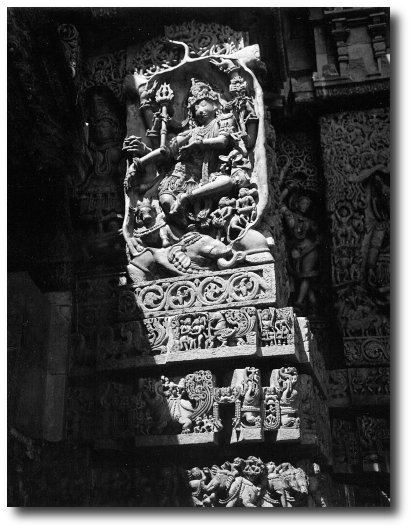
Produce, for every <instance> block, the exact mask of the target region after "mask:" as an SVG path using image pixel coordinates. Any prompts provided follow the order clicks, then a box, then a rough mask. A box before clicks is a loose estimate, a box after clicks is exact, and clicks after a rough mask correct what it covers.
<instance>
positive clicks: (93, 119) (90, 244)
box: [73, 86, 124, 259]
mask: <svg viewBox="0 0 413 530" xmlns="http://www.w3.org/2000/svg"><path fill="white" fill-rule="evenodd" d="M84 107H85V109H84V113H85V120H86V126H85V127H86V129H85V136H86V138H85V140H86V154H85V157H87V158H88V162H89V163H88V169H87V171H86V175H85V179H84V181H83V182H82V183H80V184H79V185H76V186H75V188H74V190H73V192H74V200H73V209H74V211H75V212H76V219H77V221H76V223H77V225H78V229H79V230H80V232H81V234H82V237H81V252H82V254H83V258H84V259H90V258H91V257H93V256H101V255H102V252H103V253H104V255H105V259H108V258H109V257H110V256H111V255H112V256H113V254H114V252H113V251H114V250H115V249H116V245H117V249H118V250H120V248H121V247H120V245H119V243H120V241H121V240H118V241H117V239H119V230H120V228H121V225H122V217H123V215H122V214H123V208H124V206H123V197H122V192H121V187H120V183H121V179H122V173H123V171H124V159H123V156H122V135H123V117H122V111H121V108H120V105H119V102H118V100H117V99H116V97H115V96H114V94H113V93H112V92H111V91H110V90H109V89H108V88H107V87H104V86H95V87H92V88H90V89H89V90H88V91H87V92H86V93H85V95H84Z"/></svg>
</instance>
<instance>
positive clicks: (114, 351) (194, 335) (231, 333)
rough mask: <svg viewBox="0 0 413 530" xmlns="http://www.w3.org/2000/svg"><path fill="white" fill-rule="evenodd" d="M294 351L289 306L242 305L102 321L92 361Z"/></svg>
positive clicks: (108, 363)
mask: <svg viewBox="0 0 413 530" xmlns="http://www.w3.org/2000/svg"><path fill="white" fill-rule="evenodd" d="M74 340H75V341H76V337H74ZM295 350H296V347H295V319H294V315H293V312H292V308H282V309H276V308H274V307H268V308H264V309H256V308H255V307H245V308H242V309H226V310H220V311H209V312H207V311H202V312H191V313H184V314H183V315H175V316H172V317H151V318H145V319H143V320H142V321H139V320H136V321H131V322H124V323H118V324H114V325H113V326H106V327H105V328H104V329H102V330H98V333H97V344H96V352H97V356H96V361H97V363H96V365H97V368H98V369H108V368H112V369H113V368H122V367H127V366H143V365H145V364H148V365H152V364H165V363H169V362H176V361H186V360H196V359H208V358H216V357H217V356H220V357H221V356H222V357H235V356H242V355H257V354H258V355H282V354H284V355H287V354H289V355H294V354H295ZM76 354H79V355H80V356H82V353H81V352H80V351H77V352H76ZM74 361H75V363H76V359H74ZM79 365H80V366H81V365H82V360H81V358H80V363H79V364H78V366H79Z"/></svg>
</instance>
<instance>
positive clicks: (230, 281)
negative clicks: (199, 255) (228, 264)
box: [135, 266, 275, 316]
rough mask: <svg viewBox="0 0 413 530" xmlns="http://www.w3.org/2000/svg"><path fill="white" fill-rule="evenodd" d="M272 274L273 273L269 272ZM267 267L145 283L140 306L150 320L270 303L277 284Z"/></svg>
mask: <svg viewBox="0 0 413 530" xmlns="http://www.w3.org/2000/svg"><path fill="white" fill-rule="evenodd" d="M268 272H269V270H268ZM266 273H267V270H266V268H265V266H264V267H257V266H256V267H251V268H249V269H248V270H243V269H241V270H239V271H238V272H235V273H229V272H222V273H218V274H215V275H214V276H211V275H208V276H206V277H205V278H203V277H202V276H201V277H199V278H196V277H195V278H193V279H192V278H191V277H188V278H187V279H185V280H180V279H178V280H176V279H171V280H167V279H165V280H164V281H162V283H160V282H146V283H145V282H144V283H142V284H141V285H140V286H139V287H136V289H135V295H136V303H137V305H138V306H139V307H140V308H141V309H142V311H144V312H145V314H147V315H148V316H150V315H151V314H157V313H158V312H160V311H165V310H168V311H169V312H170V313H172V314H173V313H176V312H179V311H181V310H182V309H189V308H198V307H202V308H207V307H208V306H210V307H212V306H214V308H220V307H225V306H226V305H227V304H228V303H231V305H238V306H239V305H244V303H245V301H249V300H251V301H252V300H256V299H259V300H260V301H266V299H267V300H268V301H270V300H271V299H274V298H275V289H274V285H273V283H272V282H271V283H268V282H267V281H266V276H267V277H268V279H270V278H271V276H270V274H268V275H267V274H266Z"/></svg>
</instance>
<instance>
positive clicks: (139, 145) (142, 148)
mask: <svg viewBox="0 0 413 530" xmlns="http://www.w3.org/2000/svg"><path fill="white" fill-rule="evenodd" d="M122 151H123V152H124V153H125V154H126V156H127V157H128V158H129V159H132V158H136V157H138V158H140V157H142V156H144V155H146V154H148V153H150V152H151V151H152V149H151V148H150V147H148V146H147V145H146V144H144V143H143V142H142V138H141V137H140V136H128V138H125V141H124V142H123V147H122Z"/></svg>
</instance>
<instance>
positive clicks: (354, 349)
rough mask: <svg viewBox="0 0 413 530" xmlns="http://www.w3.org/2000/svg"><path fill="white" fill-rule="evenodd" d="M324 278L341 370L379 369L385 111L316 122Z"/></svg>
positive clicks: (382, 356) (385, 309) (384, 301)
mask: <svg viewBox="0 0 413 530" xmlns="http://www.w3.org/2000/svg"><path fill="white" fill-rule="evenodd" d="M321 133H322V134H321V138H322V143H323V158H324V169H325V177H326V181H327V203H328V210H329V212H330V219H331V223H332V233H333V246H332V272H333V274H332V277H333V284H334V288H335V291H336V293H337V296H338V305H337V309H338V318H339V323H340V325H341V330H342V333H343V337H344V355H345V358H346V362H347V364H348V365H349V366H351V365H360V364H367V365H368V364H387V363H388V359H389V339H388V335H389V295H390V290H389V288H390V255H389V248H390V247H389V244H390V243H389V237H390V228H389V223H390V170H389V138H390V136H389V114H388V111H387V110H386V109H377V110H372V111H370V112H348V113H342V114H335V115H330V116H325V117H323V118H322V119H321Z"/></svg>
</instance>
